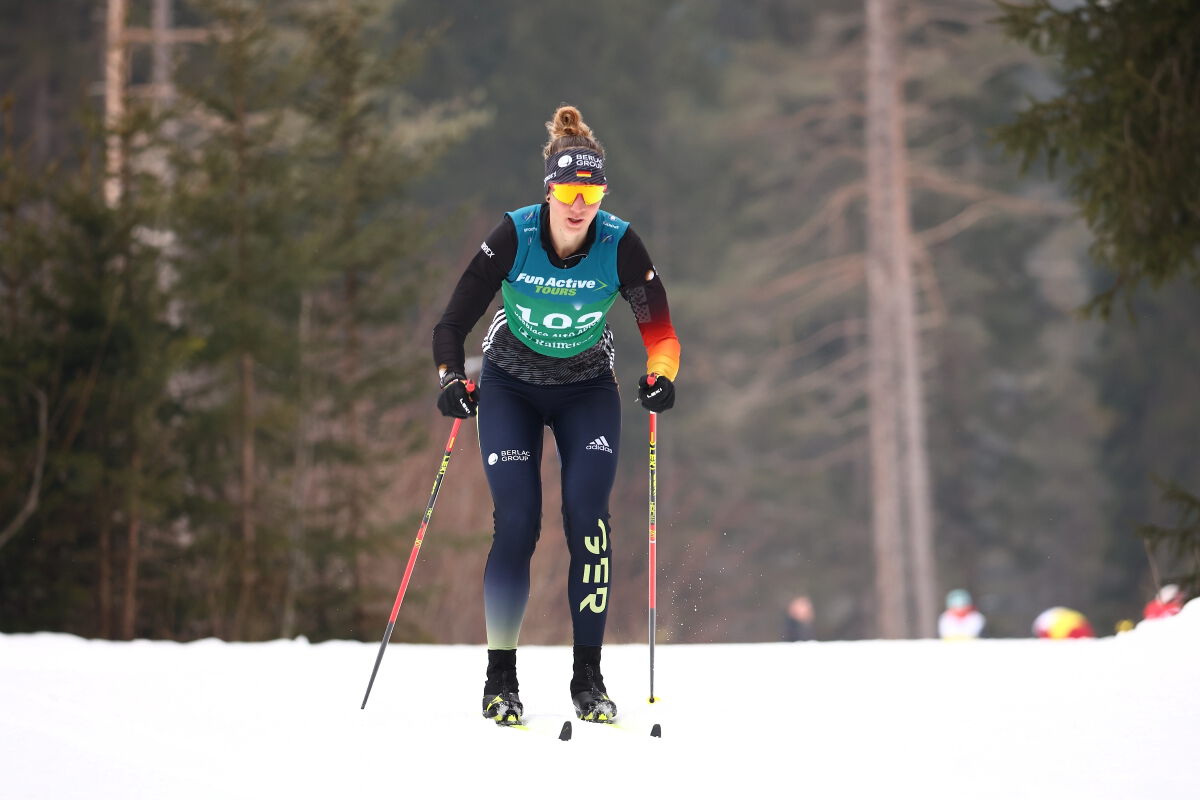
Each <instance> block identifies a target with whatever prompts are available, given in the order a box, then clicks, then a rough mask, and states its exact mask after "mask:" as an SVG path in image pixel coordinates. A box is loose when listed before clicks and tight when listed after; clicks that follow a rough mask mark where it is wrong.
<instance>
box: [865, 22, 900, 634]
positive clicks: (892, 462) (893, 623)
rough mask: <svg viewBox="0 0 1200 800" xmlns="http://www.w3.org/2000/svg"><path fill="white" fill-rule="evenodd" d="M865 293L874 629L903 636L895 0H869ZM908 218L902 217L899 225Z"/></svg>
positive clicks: (880, 632)
mask: <svg viewBox="0 0 1200 800" xmlns="http://www.w3.org/2000/svg"><path fill="white" fill-rule="evenodd" d="M866 10H867V236H868V246H867V269H866V272H867V296H868V314H869V321H868V349H869V366H868V372H869V374H868V392H869V396H870V439H871V525H872V530H873V534H874V544H875V548H874V549H875V594H876V597H875V600H876V602H877V603H878V611H877V616H878V620H877V628H878V634H879V636H881V637H883V638H888V639H892V638H904V637H906V636H908V634H909V628H908V605H909V602H908V586H907V583H906V581H905V569H904V540H903V530H902V526H901V510H900V482H899V475H898V474H897V473H898V469H899V463H900V459H899V447H898V443H897V436H896V433H897V431H896V422H897V419H898V414H897V408H896V367H897V353H896V341H895V332H896V313H897V310H898V309H897V304H896V292H897V286H896V281H897V275H896V270H895V251H896V248H897V247H902V246H904V240H903V239H901V240H900V241H897V232H898V230H900V229H901V228H902V226H900V225H897V224H896V216H897V214H898V213H900V212H901V211H903V210H904V209H897V208H896V207H895V203H894V201H895V197H896V194H897V191H896V189H895V182H896V180H897V177H898V176H897V163H896V161H897V158H898V157H899V154H898V153H897V152H896V148H895V125H896V116H897V115H896V108H895V105H896V84H895V79H896V76H895V63H896V58H895V46H896V30H895V26H896V21H895V15H894V3H893V0H867V5H866ZM906 225H907V220H905V226H906Z"/></svg>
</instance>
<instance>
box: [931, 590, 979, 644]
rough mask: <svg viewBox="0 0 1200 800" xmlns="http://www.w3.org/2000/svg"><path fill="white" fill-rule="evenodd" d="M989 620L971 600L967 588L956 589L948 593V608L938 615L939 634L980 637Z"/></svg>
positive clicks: (945, 637) (945, 636) (955, 636)
mask: <svg viewBox="0 0 1200 800" xmlns="http://www.w3.org/2000/svg"><path fill="white" fill-rule="evenodd" d="M986 622H987V620H986V619H985V618H984V616H983V614H981V613H979V609H977V608H975V606H974V605H973V604H972V602H971V593H970V592H968V591H967V590H966V589H954V590H953V591H951V592H950V593H949V594H947V595H946V610H945V611H943V612H942V614H941V616H939V617H938V636H940V637H942V638H943V639H947V640H950V639H978V638H979V634H981V633H983V626H984V624H985V623H986Z"/></svg>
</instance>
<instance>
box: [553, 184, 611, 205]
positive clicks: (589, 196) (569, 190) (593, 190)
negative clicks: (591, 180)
mask: <svg viewBox="0 0 1200 800" xmlns="http://www.w3.org/2000/svg"><path fill="white" fill-rule="evenodd" d="M607 188H608V187H606V186H597V185H595V184H583V183H556V184H554V185H553V186H551V187H550V192H551V193H552V194H553V195H554V198H555V199H556V200H558V201H559V202H560V203H566V204H567V205H571V204H572V203H574V202H575V198H576V196H578V195H583V202H585V203H587V204H588V205H589V206H590V205H595V204H596V203H599V202H600V199H601V198H602V197H604V192H605V190H606V189H607Z"/></svg>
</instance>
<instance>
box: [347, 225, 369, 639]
mask: <svg viewBox="0 0 1200 800" xmlns="http://www.w3.org/2000/svg"><path fill="white" fill-rule="evenodd" d="M354 207H355V206H354V205H349V204H348V205H347V208H354ZM344 279H345V291H346V307H345V314H346V356H345V358H346V360H345V364H344V368H345V379H346V386H348V387H352V386H354V384H355V383H356V382H357V381H358V378H359V373H360V369H361V363H362V343H361V341H360V339H361V337H360V332H359V329H358V322H357V316H356V314H357V311H358V276H357V275H356V274H355V272H354V270H353V269H350V270H347V271H346V274H345V276H344ZM362 419H363V413H362V402H361V401H360V400H359V398H358V397H357V395H355V394H352V395H351V398H350V409H349V418H348V419H347V425H348V426H349V430H348V431H347V433H348V434H349V439H350V449H351V452H353V453H356V454H362V453H363V449H364V448H365V447H366V437H365V436H364V434H363V431H362ZM357 461H358V463H355V464H352V465H351V466H350V474H349V476H348V477H349V492H350V496H349V497H348V498H347V500H348V501H349V504H348V505H349V509H348V511H349V514H350V520H349V528H348V530H347V535H348V536H349V537H350V539H351V541H353V542H354V613H353V617H352V619H353V621H354V622H353V624H354V630H355V633H356V634H358V635H359V636H360V637H361V635H362V632H363V631H364V630H365V629H366V608H365V607H364V605H363V601H362V597H363V592H364V589H365V587H366V584H367V570H368V562H367V554H366V552H365V548H364V539H365V538H366V514H365V512H364V496H365V492H364V488H363V487H364V485H365V484H366V480H365V478H366V470H368V469H370V460H369V459H368V458H365V457H364V458H362V459H359V460H357Z"/></svg>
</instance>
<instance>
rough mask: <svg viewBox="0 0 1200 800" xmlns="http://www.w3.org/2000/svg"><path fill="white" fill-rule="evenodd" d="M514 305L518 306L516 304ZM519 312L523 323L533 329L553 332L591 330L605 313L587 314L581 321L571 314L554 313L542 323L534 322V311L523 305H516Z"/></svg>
mask: <svg viewBox="0 0 1200 800" xmlns="http://www.w3.org/2000/svg"><path fill="white" fill-rule="evenodd" d="M513 305H516V304H515V303H514V304H513ZM516 308H517V311H519V312H520V313H521V321H522V322H524V323H525V324H526V325H529V326H530V327H533V328H548V329H549V330H553V331H563V330H566V329H567V328H575V329H576V330H583V329H585V328H590V327H592V326H593V325H595V324H596V323H597V322H599V321H600V320H601V319H603V318H604V312H603V311H589V312H587V313H586V314H580V315H579V319H575V318H574V317H572V316H571V315H569V314H563V313H561V312H558V311H552V312H550V313H549V314H547V315H546V316H544V317H542V321H541V322H534V321H533V310H532V309H530V308H527V307H525V306H522V305H516Z"/></svg>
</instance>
